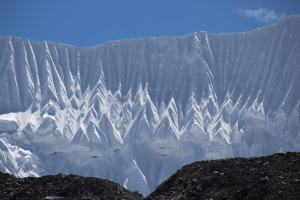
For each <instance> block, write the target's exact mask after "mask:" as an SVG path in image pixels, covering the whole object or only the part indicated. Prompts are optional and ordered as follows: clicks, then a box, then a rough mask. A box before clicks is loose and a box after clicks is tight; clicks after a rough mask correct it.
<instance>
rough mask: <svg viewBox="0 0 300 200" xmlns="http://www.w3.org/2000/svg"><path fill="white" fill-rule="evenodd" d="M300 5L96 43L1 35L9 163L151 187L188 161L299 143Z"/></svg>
mask: <svg viewBox="0 0 300 200" xmlns="http://www.w3.org/2000/svg"><path fill="white" fill-rule="evenodd" d="M299 32H300V16H293V17H289V18H286V19H284V20H282V21H279V22H277V23H276V24H273V25H270V26H267V27H263V28H260V29H257V30H254V31H250V32H246V33H232V34H209V33H206V32H197V33H192V34H189V35H186V36H182V37H159V38H137V39H129V40H120V41H112V42H108V43H105V44H101V45H98V46H95V47H90V48H79V47H74V46H70V45H63V44H57V43H53V42H32V41H30V40H27V39H23V38H16V37H12V36H10V37H0V49H1V52H2V53H1V54H0V86H1V87H0V149H1V150H0V153H1V154H0V170H1V171H2V172H9V173H12V174H15V175H17V176H19V177H24V176H41V175H45V174H57V173H74V174H79V175H86V176H96V177H102V178H108V179H110V180H113V181H116V182H118V183H120V184H121V185H124V186H125V187H127V188H128V189H131V190H138V191H140V192H141V193H143V194H144V195H146V194H149V193H150V192H151V191H153V190H154V188H155V187H156V186H157V185H158V184H159V183H161V182H162V181H163V180H165V179H166V178H167V177H168V176H170V175H171V174H172V173H174V172H175V171H176V170H177V169H179V168H180V167H181V166H183V165H184V164H187V163H191V162H193V161H196V160H203V159H217V158H225V157H234V156H244V157H250V156H259V155H268V154H272V153H275V152H286V151H300V127H299V124H300V117H299V113H300V105H299V102H300V93H299V91H300V81H299V78H300V68H299V63H300V55H299V54H300V36H299V34H298V33H299Z"/></svg>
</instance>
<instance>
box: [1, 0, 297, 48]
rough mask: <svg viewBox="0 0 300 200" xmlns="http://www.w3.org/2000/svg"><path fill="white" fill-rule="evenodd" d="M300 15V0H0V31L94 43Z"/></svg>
mask: <svg viewBox="0 0 300 200" xmlns="http://www.w3.org/2000/svg"><path fill="white" fill-rule="evenodd" d="M296 14H300V0H0V35H2V36H6V35H14V36H18V37H26V38H29V39H31V40H34V41H44V40H48V41H56V42H59V43H67V44H72V45H77V46H83V47H87V46H93V45H97V44H100V43H104V42H107V41H110V40H118V39H125V38H135V37H151V36H170V35H185V34H188V33H191V32H196V31H207V32H210V33H224V32H226V33H230V32H242V31H248V30H252V29H255V28H257V27H261V26H264V25H267V24H271V23H274V22H275V21H278V20H279V19H281V18H284V17H287V16H290V15H296Z"/></svg>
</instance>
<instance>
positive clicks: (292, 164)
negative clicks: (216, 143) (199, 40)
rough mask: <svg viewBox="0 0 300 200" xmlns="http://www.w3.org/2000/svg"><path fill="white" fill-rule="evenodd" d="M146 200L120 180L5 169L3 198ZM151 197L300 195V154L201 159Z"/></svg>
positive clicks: (0, 189)
mask: <svg viewBox="0 0 300 200" xmlns="http://www.w3.org/2000/svg"><path fill="white" fill-rule="evenodd" d="M55 198H59V199H61V198H62V199H143V197H142V195H140V194H138V193H137V192H130V191H128V190H126V189H125V188H123V187H121V186H120V185H119V184H116V183H114V182H111V181H108V180H105V179H100V178H92V177H81V176H76V175H63V174H58V175H55V176H52V175H49V176H44V177H40V178H30V177H29V178H23V179H21V178H16V177H14V176H12V175H9V174H5V173H0V199H55ZM146 199H214V200H216V199H224V200H225V199H226V200H229V199H251V200H252V199H281V200H282V199H295V200H296V199H297V200H298V199H300V153H290V152H288V153H286V154H283V153H280V154H274V155H272V156H265V157H258V158H231V159H223V160H210V161H199V162H195V163H192V164H190V165H186V166H184V167H183V168H182V169H180V170H178V171H177V172H176V173H175V174H174V175H173V176H171V177H170V178H169V179H168V180H166V181H165V182H164V183H162V184H161V185H159V186H158V187H157V189H156V190H155V191H154V192H153V193H152V194H150V195H149V196H148V197H147V198H146Z"/></svg>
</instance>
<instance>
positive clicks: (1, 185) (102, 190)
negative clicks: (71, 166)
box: [0, 173, 143, 200]
mask: <svg viewBox="0 0 300 200" xmlns="http://www.w3.org/2000/svg"><path fill="white" fill-rule="evenodd" d="M0 199H137V200H138V199H143V197H142V195H141V194H139V193H137V192H130V191H129V190H127V189H125V188H124V187H122V186H120V185H119V184H117V183H114V182H112V181H108V180H106V179H101V178H92V177H82V176H76V175H63V174H58V175H54V176H52V175H49V176H43V177H40V178H32V177H28V178H16V177H14V176H12V175H10V174H5V173H0Z"/></svg>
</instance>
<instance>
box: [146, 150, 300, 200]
mask: <svg viewBox="0 0 300 200" xmlns="http://www.w3.org/2000/svg"><path fill="white" fill-rule="evenodd" d="M147 199H197V200H198V199H199V200H200V199H214V200H216V199H220V200H221V199H224V200H225V199H226V200H229V199H241V200H242V199H243V200H244V199H249V200H250V199H251V200H254V199H281V200H283V199H295V200H296V199H297V200H299V199H300V153H286V154H274V155H272V156H266V157H258V158H232V159H224V160H212V161H201V162H195V163H192V164H190V165H186V166H184V167H183V168H182V169H181V170H179V171H177V172H176V173H175V174H174V175H173V176H171V177H170V178H169V179H168V180H166V181H165V182H163V183H162V184H161V185H159V186H158V187H157V189H156V190H155V191H154V192H153V193H152V194H150V195H149V197H148V198H147Z"/></svg>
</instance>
